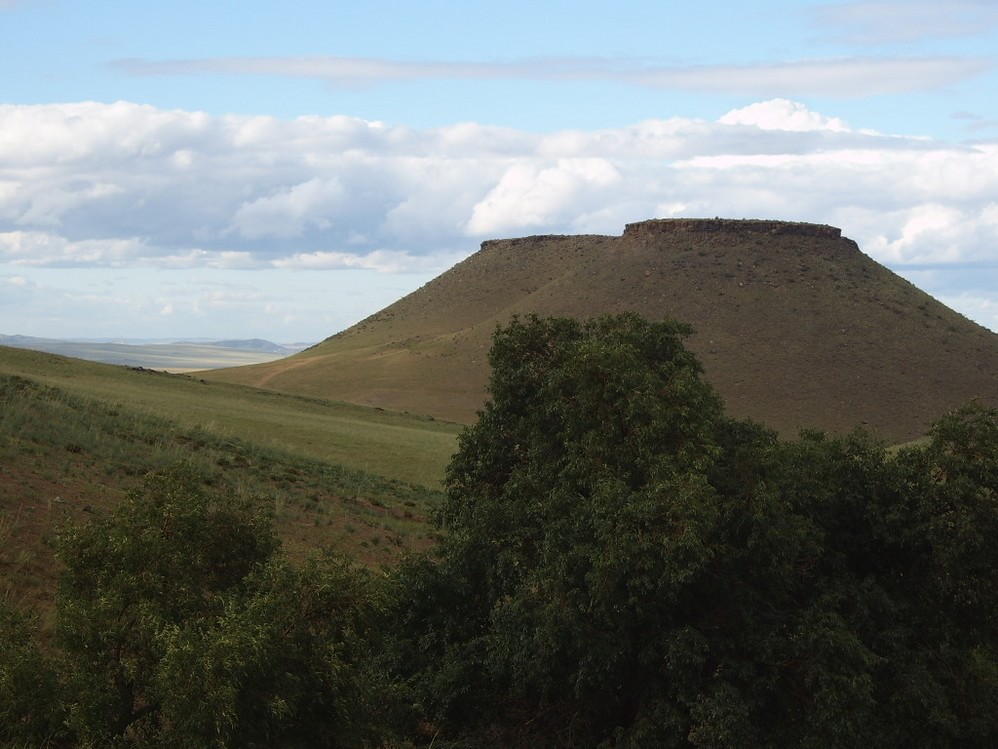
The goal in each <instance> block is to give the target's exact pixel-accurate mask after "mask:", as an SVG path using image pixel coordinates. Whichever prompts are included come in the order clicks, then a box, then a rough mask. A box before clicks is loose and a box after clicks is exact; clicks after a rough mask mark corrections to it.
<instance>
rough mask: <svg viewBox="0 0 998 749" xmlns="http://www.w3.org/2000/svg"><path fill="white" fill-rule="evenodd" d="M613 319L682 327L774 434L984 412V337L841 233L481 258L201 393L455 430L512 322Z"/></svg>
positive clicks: (987, 337) (689, 233)
mask: <svg viewBox="0 0 998 749" xmlns="http://www.w3.org/2000/svg"><path fill="white" fill-rule="evenodd" d="M628 310H629V311H634V312H637V313H639V314H641V315H643V316H646V317H649V318H652V319H660V318H663V317H674V318H677V319H679V320H683V321H686V322H689V323H691V324H692V325H693V327H694V329H695V334H694V335H693V336H692V337H691V339H690V341H689V346H690V348H691V349H693V350H694V351H695V352H696V353H697V354H698V356H699V357H700V359H701V361H702V362H703V364H704V367H705V370H706V376H707V378H708V380H710V382H712V383H713V385H714V386H715V387H716V388H717V390H718V391H719V392H720V394H721V395H722V397H723V398H724V400H725V402H726V405H727V408H728V411H729V412H730V413H731V414H733V415H736V416H742V417H751V418H753V419H756V420H758V421H762V422H764V423H766V424H769V425H770V426H773V427H775V428H777V429H779V430H781V431H783V432H784V433H787V434H792V433H794V432H796V430H797V429H798V428H800V427H815V428H821V429H826V430H829V431H835V432H841V431H847V430H850V429H852V428H853V427H855V426H858V425H861V424H862V425H866V426H868V427H870V428H872V429H873V430H875V431H876V432H878V433H879V434H881V435H883V436H885V437H887V438H890V439H893V440H898V441H900V440H907V439H912V438H915V437H917V436H919V435H921V434H922V433H923V432H924V430H925V429H926V427H927V426H928V425H929V423H930V422H931V421H932V420H934V419H935V418H937V417H938V416H939V415H941V414H942V413H943V412H945V411H946V410H947V409H949V408H952V407H955V406H957V405H959V404H962V403H964V402H966V401H967V400H969V399H971V398H973V397H980V398H982V399H983V400H984V401H985V402H986V403H989V404H995V403H998V375H996V374H995V373H996V372H998V335H996V334H994V333H992V332H990V331H988V330H986V329H985V328H983V327H981V326H979V325H976V324H975V323H973V322H971V321H969V320H967V319H966V318H964V317H963V316H961V315H959V314H958V313H956V312H954V311H952V310H950V309H949V308H948V307H946V306H944V305H942V304H941V303H939V302H937V301H936V300H934V299H933V298H932V297H930V296H929V295H927V294H925V293H924V292H922V291H920V290H919V289H917V288H916V287H914V286H912V285H911V284H910V283H908V282H907V281H905V280H903V279H901V278H900V277H898V276H897V275H895V274H894V273H892V272H890V271H889V270H887V269H886V268H884V267H883V266H881V265H879V264H877V263H876V262H874V261H873V260H871V259H870V258H869V257H867V256H866V255H864V254H863V253H862V252H860V250H859V248H858V247H857V245H856V243H855V242H853V241H851V240H849V239H846V238H843V237H842V236H841V232H840V230H839V229H836V228H833V227H829V226H820V225H814V224H799V223H787V222H777V221H728V220H719V219H715V220H709V219H672V220H654V221H644V222H640V223H635V224H628V225H627V227H626V228H625V231H624V233H623V235H622V236H620V237H610V236H535V237H526V238H521V239H506V240H496V241H489V242H484V243H483V244H482V248H481V250H480V251H479V252H478V253H476V254H474V255H472V256H471V257H469V258H468V259H466V260H465V261H463V262H461V263H459V264H458V265H456V266H454V268H452V269H451V270H449V271H447V272H446V273H444V274H442V275H441V276H439V277H437V278H436V279H434V280H433V281H431V282H430V283H428V284H426V285H425V286H423V287H422V288H421V289H419V290H417V291H416V292H414V293H412V294H410V295H409V296H407V297H405V298H403V299H401V300H399V301H398V302H396V303H394V304H392V305H390V306H389V307H386V308H385V309H384V310H382V311H380V312H378V313H377V314H375V315H372V316H371V317H369V318H367V319H366V320H364V321H362V322H360V323H358V324H357V325H355V326H353V327H352V328H349V329H348V330H346V331H343V332H342V333H339V334H337V335H335V336H332V337H331V338H328V339H326V340H325V341H323V342H322V343H321V344H319V345H317V346H315V347H313V348H311V349H309V350H307V351H305V352H302V353H300V354H298V355H295V356H292V357H289V358H287V359H283V360H281V361H279V362H274V363H270V364H262V365H256V366H252V367H242V368H237V369H226V370H218V371H215V372H212V373H205V377H206V378H209V379H219V380H226V381H231V382H239V383H244V384H248V385H254V386H257V387H264V388H269V389H275V390H280V391H287V392H293V393H301V394H309V395H321V396H323V397H331V398H337V399H343V400H347V401H352V402H356V403H363V404H370V405H377V406H381V407H384V408H390V409H397V410H406V411H411V412H414V413H419V414H425V415H432V416H436V417H442V418H446V419H451V420H455V421H464V422H470V421H472V420H473V419H474V416H475V411H476V409H477V408H479V407H480V405H481V403H482V400H483V397H484V385H485V383H486V381H487V378H488V363H487V360H486V354H487V351H488V347H489V343H490V339H491V335H492V332H493V330H494V329H495V326H496V325H497V324H499V323H501V322H503V321H505V320H507V319H508V318H509V317H510V315H512V314H515V313H521V314H524V313H530V312H535V313H538V314H541V315H570V316H575V317H580V318H584V317H590V316H594V315H600V314H605V313H609V312H620V311H628Z"/></svg>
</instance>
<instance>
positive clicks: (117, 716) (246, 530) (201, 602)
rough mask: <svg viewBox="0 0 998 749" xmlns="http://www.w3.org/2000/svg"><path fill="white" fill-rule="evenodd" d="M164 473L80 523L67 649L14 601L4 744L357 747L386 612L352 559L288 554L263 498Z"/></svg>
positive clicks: (65, 616) (65, 595) (67, 538)
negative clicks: (374, 634)
mask: <svg viewBox="0 0 998 749" xmlns="http://www.w3.org/2000/svg"><path fill="white" fill-rule="evenodd" d="M206 478H207V477H204V476H195V475H193V474H191V473H190V471H189V469H176V468H175V469H170V470H166V471H163V472H161V473H159V474H158V475H151V476H150V477H149V478H148V479H147V481H146V482H145V486H144V487H143V489H142V490H141V491H137V492H135V493H133V494H131V495H130V496H129V497H128V498H127V499H126V500H125V501H124V502H122V503H121V504H120V505H119V506H118V507H117V509H116V510H115V511H114V512H113V513H112V514H111V515H110V516H108V517H104V518H98V519H95V520H93V521H91V522H89V523H88V524H86V525H84V526H79V525H69V526H67V527H65V528H64V529H63V530H62V531H61V532H60V533H59V535H58V536H57V538H56V541H55V546H56V549H57V551H58V554H59V556H60V559H61V560H62V562H63V563H64V565H65V571H64V572H63V574H62V576H61V579H60V584H59V597H58V621H57V629H56V643H57V649H56V654H55V655H54V656H52V657H50V656H47V655H45V654H43V653H42V652H41V651H40V650H39V649H38V648H37V647H35V646H33V645H32V643H31V641H30V640H29V639H27V638H26V637H25V632H26V629H27V627H26V625H25V623H24V622H23V621H19V620H18V618H17V617H16V616H15V615H13V614H11V613H10V612H9V611H4V612H3V614H2V616H3V619H2V621H0V628H2V629H0V635H2V636H3V640H4V644H5V645H7V647H5V648H4V649H3V651H2V652H0V698H2V699H0V740H2V741H3V742H4V743H5V745H6V744H9V743H14V744H17V743H19V742H20V743H22V744H23V745H24V746H42V745H45V744H48V745H56V746H58V745H63V744H65V745H74V746H77V745H78V746H156V747H160V746H176V747H190V746H232V747H272V746H316V747H318V746H334V747H335V746H345V745H346V746H354V745H359V744H360V743H361V741H362V739H364V738H365V737H367V736H368V735H370V731H371V728H370V726H369V725H368V723H369V721H371V720H373V718H374V716H375V715H377V714H378V710H377V705H376V704H375V703H374V700H376V699H377V695H378V694H379V690H378V689H377V688H376V685H375V681H374V679H375V677H374V675H373V674H372V675H370V676H369V675H368V671H367V670H366V669H365V667H364V663H365V662H367V661H369V660H370V659H369V658H366V657H365V651H366V650H367V649H368V645H367V643H366V642H365V641H364V639H363V638H364V636H365V635H364V634H362V633H365V632H369V631H371V627H370V626H369V625H370V623H371V620H372V619H373V618H374V615H375V614H377V613H378V612H379V611H380V610H381V609H382V608H383V604H382V603H381V602H380V601H379V599H378V596H377V592H376V591H377V589H376V587H375V586H374V585H373V584H371V583H370V582H369V581H368V580H367V579H366V577H365V576H364V575H363V574H362V573H359V572H357V571H356V570H354V569H352V568H351V567H350V566H349V565H348V564H347V563H346V562H344V561H343V560H341V559H338V558H336V557H333V556H330V555H324V556H320V555H317V556H312V557H310V558H309V559H308V561H307V562H305V563H303V564H300V565H297V566H296V565H292V564H290V563H289V562H288V561H287V560H286V559H285V558H283V557H281V556H279V555H278V554H277V549H278V546H279V542H278V539H277V537H276V536H274V535H273V531H272V529H271V526H270V523H269V518H268V517H267V513H266V512H265V508H261V507H260V506H259V505H255V504H254V503H252V502H248V501H244V500H238V499H233V498H231V497H229V496H228V495H226V494H223V493H218V492H214V491H210V492H209V491H207V490H205V489H204V488H203V484H204V481H205V479H206Z"/></svg>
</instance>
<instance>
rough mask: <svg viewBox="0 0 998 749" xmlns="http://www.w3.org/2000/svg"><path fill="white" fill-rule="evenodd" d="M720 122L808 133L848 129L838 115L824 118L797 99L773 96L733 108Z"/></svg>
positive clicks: (844, 130)
mask: <svg viewBox="0 0 998 749" xmlns="http://www.w3.org/2000/svg"><path fill="white" fill-rule="evenodd" d="M718 122H720V123H721V124H722V125H750V126H752V127H757V128H759V129H761V130H789V131H791V132H808V131H812V130H830V131H832V132H836V133H842V132H848V131H849V129H850V128H849V126H848V125H847V124H846V123H845V122H843V121H842V120H840V119H839V118H838V117H825V116H824V115H822V114H819V113H818V112H812V111H811V110H810V109H808V108H807V107H805V106H804V105H803V104H801V103H800V102H796V101H789V100H787V99H772V100H770V101H761V102H758V103H756V104H750V105H749V106H747V107H742V108H741V109H733V110H732V111H730V112H728V113H727V114H726V115H724V116H723V117H721V119H719V120H718Z"/></svg>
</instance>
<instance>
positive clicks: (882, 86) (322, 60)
mask: <svg viewBox="0 0 998 749" xmlns="http://www.w3.org/2000/svg"><path fill="white" fill-rule="evenodd" d="M111 66H112V68H113V69H114V70H115V71H116V72H118V73H121V74H124V75H131V76H186V75H197V74H208V73H214V74H225V75H268V76H285V77H291V78H311V79H316V80H321V81H323V82H325V83H326V84H327V85H330V86H332V87H336V88H345V89H356V88H369V87H371V86H375V85H380V84H386V83H403V82H408V81H417V80H494V79H511V80H531V81H613V82H616V83H625V84H631V85H635V86H643V87H648V88H653V89H665V90H678V91H699V92H712V93H729V94H738V95H741V96H759V97H771V96H818V95H828V96H840V97H847V98H863V97H867V96H875V95H879V94H897V93H908V92H912V91H929V90H933V89H937V88H940V87H943V86H948V85H951V84H953V83H956V82H958V81H961V80H965V79H967V78H972V77H975V76H977V75H980V74H982V73H985V72H987V71H989V70H992V69H993V67H994V63H993V61H991V60H988V59H982V58H973V57H954V56H933V57H846V58H821V59H809V60H788V61H785V62H779V63H767V64H760V63H753V62H746V63H740V64H730V65H680V66H675V65H656V64H652V63H649V62H646V61H636V60H627V59H605V58H570V59H562V58H538V59H532V60H520V61H514V62H493V63H481V62H419V61H395V60H383V59H377V58H355V57H296V58H288V57H223V58H205V59H196V60H162V61H156V60H142V59H127V60H117V61H115V62H113V63H111Z"/></svg>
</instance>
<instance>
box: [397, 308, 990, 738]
mask: <svg viewBox="0 0 998 749" xmlns="http://www.w3.org/2000/svg"><path fill="white" fill-rule="evenodd" d="M687 333H688V329H686V328H685V327H684V326H681V325H678V324H676V323H672V322H648V321H645V320H642V319H640V318H638V317H636V316H634V315H621V316H614V317H608V318H603V319H599V320H594V321H590V322H586V323H581V322H577V321H574V320H568V319H559V318H549V319H540V318H536V317H529V318H525V319H515V320H514V321H512V322H511V323H510V324H509V325H508V326H506V327H505V328H501V329H499V330H498V331H497V333H496V336H495V340H494V345H493V348H492V351H491V354H490V362H491V364H492V379H491V381H490V385H489V396H490V397H489V399H488V401H487V403H486V405H485V407H484V409H483V411H482V412H481V413H480V415H479V420H478V422H477V423H476V424H475V425H474V426H472V427H470V428H469V429H468V430H466V432H465V433H464V434H463V436H462V438H461V441H460V450H459V453H458V454H457V455H456V456H455V458H454V461H453V462H452V464H451V466H450V469H449V472H448V477H447V495H446V500H445V502H444V505H443V507H442V509H441V514H440V522H441V524H442V526H443V528H444V529H445V530H446V536H445V538H444V541H443V543H442V545H441V549H440V551H439V553H438V555H437V557H436V559H435V560H422V561H419V562H416V563H413V564H411V565H409V566H408V567H406V568H404V569H403V570H402V571H401V572H400V573H399V579H400V580H401V581H402V583H403V585H404V589H405V590H406V591H409V592H410V594H411V596H410V597H408V598H405V599H404V600H403V604H402V605H401V607H400V609H401V613H400V625H399V635H398V637H399V643H400V644H399V647H397V648H396V653H395V656H396V661H395V667H396V668H397V669H398V670H399V671H400V672H401V673H402V674H405V675H407V676H408V677H409V680H410V682H409V683H410V684H411V685H412V688H413V689H414V695H415V696H416V701H417V703H418V704H420V706H421V709H422V711H423V713H424V714H425V715H427V716H429V717H430V718H431V719H432V720H431V723H432V724H433V725H434V727H435V728H437V729H439V730H442V731H445V732H447V731H449V732H450V733H451V735H453V736H461V735H463V736H465V737H473V738H471V740H472V741H474V742H485V741H493V742H494V743H496V744H497V745H513V744H515V743H517V742H522V743H523V744H524V745H551V746H590V745H597V744H601V743H603V744H605V745H607V746H690V745H695V746H716V747H721V746H814V747H818V746H856V745H873V744H876V745H883V746H907V745H912V744H913V743H914V744H920V745H935V746H948V745H953V744H957V743H960V744H964V745H978V746H987V745H989V744H990V743H991V742H993V741H994V740H995V730H996V726H995V724H996V719H995V717H994V716H995V714H998V713H996V711H995V710H994V709H993V708H995V707H996V706H998V705H996V702H995V700H996V694H998V678H996V673H998V671H996V664H998V659H996V642H998V636H996V625H995V622H996V619H995V617H994V613H995V612H994V606H995V593H996V590H995V578H994V570H995V569H996V563H998V558H996V556H995V548H996V547H995V544H994V543H993V538H994V535H993V533H992V530H993V529H994V527H995V526H994V524H995V523H996V522H998V501H996V496H995V492H996V471H995V468H996V462H998V449H996V445H998V442H996V439H998V438H996V434H998V419H996V414H995V412H994V411H989V410H986V409H982V408H980V407H971V408H969V409H968V410H966V411H964V412H960V413H959V414H955V415H953V416H951V417H948V418H947V419H944V420H943V421H941V422H940V424H939V425H937V427H936V429H935V431H934V433H933V437H932V441H931V443H930V444H929V445H927V446H923V447H918V448H912V449H910V450H907V451H903V452H901V453H900V454H897V455H894V454H892V453H889V452H888V451H887V450H885V448H884V446H883V445H881V444H880V443H879V442H877V441H876V440H874V439H873V438H871V437H869V436H867V435H863V434H856V435H853V436H850V437H846V438H830V437H827V436H825V435H821V434H805V435H803V436H802V437H801V439H799V440H797V441H793V442H781V441H779V440H777V438H776V436H775V435H774V434H773V433H771V432H769V431H768V430H765V429H763V428H761V427H759V426H757V425H754V424H751V423H747V422H739V421H734V420H731V419H729V418H727V417H726V416H725V415H724V413H723V408H722V404H721V402H720V400H719V399H718V397H717V396H716V395H715V394H714V393H713V391H712V390H711V389H710V387H709V386H708V385H707V384H706V383H705V382H704V381H703V380H702V379H701V377H700V374H701V371H700V367H699V365H698V364H697V362H696V360H695V358H694V357H693V355H692V354H690V353H689V352H688V351H687V350H686V349H685V347H684V346H683V343H682V338H683V336H684V335H686V334H687Z"/></svg>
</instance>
